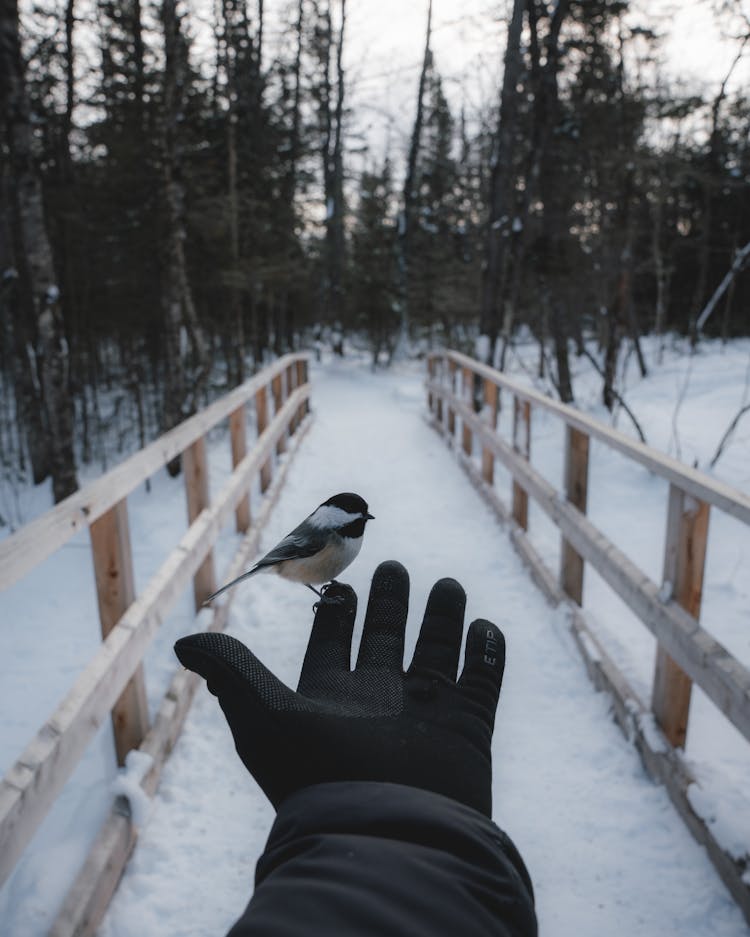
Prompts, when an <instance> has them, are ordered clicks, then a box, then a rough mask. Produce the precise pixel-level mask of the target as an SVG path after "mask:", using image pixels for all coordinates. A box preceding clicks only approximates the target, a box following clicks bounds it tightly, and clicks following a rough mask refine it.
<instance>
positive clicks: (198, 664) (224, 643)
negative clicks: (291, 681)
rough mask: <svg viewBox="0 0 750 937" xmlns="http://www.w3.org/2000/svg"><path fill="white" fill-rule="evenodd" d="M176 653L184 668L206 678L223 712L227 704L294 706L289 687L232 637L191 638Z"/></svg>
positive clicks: (205, 635) (211, 634)
mask: <svg viewBox="0 0 750 937" xmlns="http://www.w3.org/2000/svg"><path fill="white" fill-rule="evenodd" d="M174 651H175V654H176V655H177V657H178V659H179V661H180V663H181V664H182V665H183V667H187V669H188V670H192V671H194V672H195V673H197V674H199V675H200V676H201V677H203V679H204V680H205V681H206V684H207V685H208V689H209V690H210V692H211V693H213V694H214V696H218V697H219V701H220V702H221V704H222V707H223V708H224V707H225V703H236V702H241V703H243V704H245V705H248V704H251V703H253V702H259V703H260V704H261V705H262V706H263V707H264V708H266V709H278V710H282V709H288V708H289V707H290V705H291V704H292V701H293V698H294V694H293V693H292V691H291V690H290V689H289V687H287V686H285V685H284V684H283V683H282V682H281V681H280V680H279V679H278V677H275V676H274V675H273V674H272V673H271V671H270V670H269V669H268V668H267V667H265V666H264V665H263V664H261V662H260V661H259V660H258V658H257V657H256V656H255V654H253V652H252V651H250V650H248V649H247V648H246V647H245V645H244V644H243V643H242V642H241V641H238V640H237V639H236V638H233V637H231V635H228V634H223V633H221V632H214V631H205V632H201V633H200V634H191V635H188V637H186V638H180V640H179V641H178V642H177V643H176V644H175V646H174ZM225 712H226V708H225Z"/></svg>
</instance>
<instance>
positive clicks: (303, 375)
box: [297, 358, 310, 425]
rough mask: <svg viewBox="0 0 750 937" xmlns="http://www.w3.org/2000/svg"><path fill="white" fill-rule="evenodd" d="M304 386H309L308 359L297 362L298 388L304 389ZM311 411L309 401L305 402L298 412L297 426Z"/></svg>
mask: <svg viewBox="0 0 750 937" xmlns="http://www.w3.org/2000/svg"><path fill="white" fill-rule="evenodd" d="M304 384H307V359H306V358H302V359H300V360H299V361H298V362H297V387H302V386H303V385H304ZM309 410H310V406H309V404H308V402H307V400H304V401H303V402H302V403H301V404H300V405H299V411H298V412H297V425H299V424H300V423H301V422H302V420H303V419H304V418H305V416H306V415H307V413H308V412H309Z"/></svg>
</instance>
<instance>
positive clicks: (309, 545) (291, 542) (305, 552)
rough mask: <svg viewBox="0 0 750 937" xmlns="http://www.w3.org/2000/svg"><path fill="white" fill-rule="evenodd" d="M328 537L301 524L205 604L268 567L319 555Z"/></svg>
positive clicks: (321, 531) (313, 528)
mask: <svg viewBox="0 0 750 937" xmlns="http://www.w3.org/2000/svg"><path fill="white" fill-rule="evenodd" d="M328 536H329V534H328V533H326V531H324V530H319V529H317V528H315V527H312V526H306V525H305V524H304V523H303V524H300V525H299V527H295V528H294V530H293V531H292V532H291V533H290V534H287V535H286V537H284V539H283V540H280V541H279V542H278V543H277V544H276V546H275V547H274V548H273V550H270V551H269V552H268V553H266V555H265V556H264V557H262V558H261V559H259V560H258V562H257V563H256V564H255V566H253V567H252V568H251V569H249V570H248V571H247V572H246V573H243V574H242V575H241V576H238V577H237V578H236V579H233V580H232V581H231V582H228V583H227V584H226V585H225V586H222V587H221V589H218V590H217V591H216V592H214V593H213V595H210V596H209V597H208V598H207V599H206V601H205V602H204V603H203V604H204V605H208V604H209V602H211V600H212V599H215V598H216V597H217V596H219V595H221V594H222V593H223V592H226V591H227V589H231V588H232V586H236V585H237V583H238V582H242V580H243V579H247V578H248V577H249V576H252V575H254V574H255V573H259V572H260V571H261V570H262V569H265V568H266V567H267V566H275V565H276V564H277V563H282V562H283V561H284V560H301V559H304V557H306V556H312V555H313V553H317V552H318V550H322V549H323V547H324V546H325V545H326V542H327V539H328Z"/></svg>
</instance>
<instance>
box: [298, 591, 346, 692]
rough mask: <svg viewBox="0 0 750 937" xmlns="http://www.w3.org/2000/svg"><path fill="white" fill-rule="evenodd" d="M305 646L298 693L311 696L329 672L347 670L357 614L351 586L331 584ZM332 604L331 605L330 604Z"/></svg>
mask: <svg viewBox="0 0 750 937" xmlns="http://www.w3.org/2000/svg"><path fill="white" fill-rule="evenodd" d="M325 598H326V599H327V600H329V601H325V602H321V603H320V605H319V606H318V611H317V613H316V615H315V621H314V622H313V626H312V632H311V633H310V640H309V641H308V643H307V651H306V653H305V659H304V661H303V663H302V673H301V674H300V678H299V686H298V687H297V690H298V692H300V693H304V694H310V693H315V691H316V690H318V689H319V688H320V683H321V679H325V676H324V675H327V674H330V673H331V672H332V671H341V670H346V671H347V672H348V670H349V667H350V666H351V653H352V631H353V630H354V619H355V617H356V614H357V595H356V593H355V591H354V589H352V587H351V586H345V585H341V584H340V583H334V584H333V585H332V586H329V587H328V589H326V594H325ZM330 600H333V601H330Z"/></svg>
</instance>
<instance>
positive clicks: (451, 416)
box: [448, 358, 456, 444]
mask: <svg viewBox="0 0 750 937" xmlns="http://www.w3.org/2000/svg"><path fill="white" fill-rule="evenodd" d="M448 386H449V388H450V392H451V393H452V394H455V392H456V363H455V361H453V360H452V359H450V358H449V359H448ZM455 435H456V411H455V410H454V409H453V408H452V407H451V405H450V404H448V439H449V441H450V442H451V444H452V443H453V437H454V436H455Z"/></svg>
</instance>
